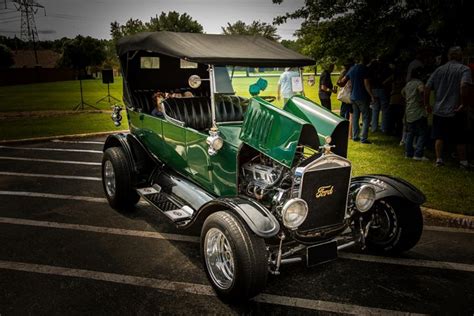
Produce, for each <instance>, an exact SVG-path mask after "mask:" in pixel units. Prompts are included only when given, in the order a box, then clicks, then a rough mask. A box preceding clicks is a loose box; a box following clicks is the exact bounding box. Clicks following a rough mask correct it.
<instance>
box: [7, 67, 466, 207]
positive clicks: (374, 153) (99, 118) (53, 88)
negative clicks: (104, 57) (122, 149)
mask: <svg viewBox="0 0 474 316" xmlns="http://www.w3.org/2000/svg"><path fill="white" fill-rule="evenodd" d="M266 79H267V80H268V88H267V90H266V91H265V92H263V93H262V95H276V89H277V83H278V77H267V78H266ZM256 80H257V78H234V82H233V84H234V89H235V90H236V92H237V94H239V95H242V96H249V93H248V87H249V85H250V84H252V83H255V82H256ZM336 80H337V76H333V82H335V81H336ZM83 83H84V98H85V101H86V102H89V103H92V104H94V103H95V101H96V100H98V99H99V98H101V97H102V96H104V95H106V93H107V86H106V85H104V84H102V82H101V81H100V80H85V81H84V82H83ZM317 87H318V84H317V83H316V85H314V86H312V87H309V86H308V85H307V84H306V83H305V92H306V95H307V96H308V97H309V98H310V99H312V100H314V101H315V102H316V103H319V98H318V97H317V94H318V91H317ZM110 88H111V94H112V95H113V96H115V97H117V98H119V99H121V96H122V80H121V78H115V83H114V84H113V85H111V86H110ZM0 100H1V104H0V112H13V111H46V110H71V109H72V108H73V107H74V106H75V105H76V104H77V103H78V102H79V82H78V81H65V82H56V83H44V84H31V85H22V86H11V87H0ZM332 104H333V109H339V107H340V102H339V101H337V100H336V98H335V95H333V98H332ZM275 105H276V106H279V107H281V106H282V104H281V101H280V102H277V101H275ZM100 108H101V109H104V110H108V109H109V108H108V105H107V104H105V103H103V104H102V105H101V106H100ZM0 114H1V113H0ZM127 128H128V125H127V122H126V120H125V119H124V120H123V124H122V126H121V127H120V128H119V129H127ZM114 130H118V129H117V128H116V127H115V126H114V125H113V123H112V121H111V119H110V114H107V113H78V114H72V115H64V116H61V117H57V116H56V117H43V118H23V119H10V120H0V139H22V138H32V137H40V136H57V135H67V134H78V133H89V132H102V131H114ZM370 138H371V140H372V141H373V142H374V144H372V145H361V144H359V143H354V142H350V144H349V159H350V160H351V161H352V162H353V174H354V175H363V174H370V173H384V174H389V175H393V176H397V177H401V178H404V179H406V180H408V181H409V182H411V183H413V184H414V185H416V186H417V187H418V188H420V189H421V190H422V191H423V192H424V193H425V194H426V196H427V202H426V206H429V207H433V208H436V209H441V210H446V211H451V212H455V213H465V214H470V215H474V195H473V194H472V192H474V177H473V176H472V173H468V172H463V171H461V170H458V169H457V168H456V166H454V165H452V166H449V165H448V166H446V167H444V168H435V167H433V164H432V163H431V162H416V161H412V160H407V159H405V158H404V154H403V148H401V147H399V146H398V139H395V138H392V137H388V136H384V135H381V134H374V135H371V136H370Z"/></svg>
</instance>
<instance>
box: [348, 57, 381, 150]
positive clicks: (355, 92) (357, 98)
mask: <svg viewBox="0 0 474 316" xmlns="http://www.w3.org/2000/svg"><path fill="white" fill-rule="evenodd" d="M366 64H367V58H365V57H362V58H361V59H360V62H359V63H358V64H356V65H354V66H353V67H352V68H351V69H350V70H349V71H348V72H347V74H346V75H345V76H344V78H343V79H342V83H343V84H344V83H346V82H347V81H348V80H350V81H351V84H352V92H351V101H352V108H353V112H354V113H353V114H352V140H353V141H359V140H360V142H361V143H362V144H371V141H369V139H368V136H369V124H370V108H369V102H370V100H372V101H374V96H373V94H372V89H371V87H370V81H369V74H368V71H367V66H366ZM361 114H362V133H361V135H360V138H359V132H360V131H359V119H360V116H361Z"/></svg>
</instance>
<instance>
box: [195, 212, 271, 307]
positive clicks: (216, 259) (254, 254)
mask: <svg viewBox="0 0 474 316" xmlns="http://www.w3.org/2000/svg"><path fill="white" fill-rule="evenodd" d="M221 245H222V246H221ZM201 256H202V260H203V265H204V268H205V270H206V274H207V277H208V279H209V281H210V282H211V284H212V287H213V288H214V290H215V291H216V293H217V295H218V296H219V297H220V298H221V299H223V300H225V301H234V302H235V301H243V300H247V299H249V298H252V297H253V296H255V295H257V294H258V293H260V292H261V291H262V290H263V289H264V288H265V285H266V282H267V275H268V262H267V259H268V258H267V250H266V247H265V241H264V240H263V239H262V238H259V237H257V236H256V235H255V234H254V233H253V232H252V231H250V229H249V228H248V227H247V225H246V224H244V223H243V222H242V221H241V220H240V218H238V217H237V216H235V215H233V214H232V213H230V212H229V211H221V212H216V213H213V214H211V215H210V216H209V217H208V218H207V219H206V221H205V222H204V225H203V227H202V231H201Z"/></svg>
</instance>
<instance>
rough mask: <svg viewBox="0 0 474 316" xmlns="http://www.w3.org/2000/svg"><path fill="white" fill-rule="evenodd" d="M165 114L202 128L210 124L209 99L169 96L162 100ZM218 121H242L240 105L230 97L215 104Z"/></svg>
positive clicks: (199, 128) (187, 124)
mask: <svg viewBox="0 0 474 316" xmlns="http://www.w3.org/2000/svg"><path fill="white" fill-rule="evenodd" d="M163 106H164V109H165V113H166V115H167V116H169V117H171V118H173V119H175V120H178V121H180V122H183V123H184V126H188V127H191V128H194V129H196V130H204V129H206V128H210V127H211V125H212V115H211V101H210V99H209V98H208V97H192V98H169V99H166V100H164V101H163ZM216 120H217V121H218V122H230V121H242V120H243V114H242V107H241V106H240V105H239V104H235V103H233V102H232V99H230V98H228V99H222V100H220V101H219V102H217V104H216Z"/></svg>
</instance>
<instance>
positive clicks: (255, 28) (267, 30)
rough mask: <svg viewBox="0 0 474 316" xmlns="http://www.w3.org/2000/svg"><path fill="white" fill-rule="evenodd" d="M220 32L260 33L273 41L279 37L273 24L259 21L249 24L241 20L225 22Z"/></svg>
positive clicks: (227, 33) (228, 33) (230, 33)
mask: <svg viewBox="0 0 474 316" xmlns="http://www.w3.org/2000/svg"><path fill="white" fill-rule="evenodd" d="M222 33H223V34H226V35H234V34H240V35H260V36H263V37H266V38H268V39H271V40H274V41H278V40H279V39H280V36H278V34H277V28H276V27H275V26H273V25H271V24H267V23H265V22H260V21H253V22H252V23H250V24H246V23H245V22H243V21H241V20H239V21H237V22H235V23H227V26H223V27H222Z"/></svg>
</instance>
